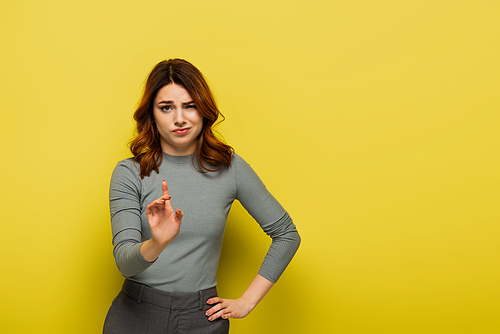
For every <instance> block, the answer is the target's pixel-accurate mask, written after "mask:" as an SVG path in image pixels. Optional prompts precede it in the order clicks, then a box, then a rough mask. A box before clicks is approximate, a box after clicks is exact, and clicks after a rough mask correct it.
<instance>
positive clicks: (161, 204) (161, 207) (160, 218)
mask: <svg viewBox="0 0 500 334" xmlns="http://www.w3.org/2000/svg"><path fill="white" fill-rule="evenodd" d="M161 186H162V194H163V196H162V197H160V198H158V199H157V200H156V201H153V202H151V203H149V205H148V206H147V208H146V215H147V217H148V222H149V227H150V228H151V242H152V243H153V245H154V246H155V248H156V247H158V248H161V250H163V249H164V248H165V247H166V246H167V245H168V244H169V243H170V242H171V241H172V240H174V239H175V237H177V235H178V234H179V231H180V228H181V222H182V217H183V216H184V213H182V211H181V210H179V209H177V210H176V211H175V213H174V209H173V208H172V204H171V203H170V198H171V196H170V194H169V193H168V186H167V182H166V181H165V180H163V182H162V185H161Z"/></svg>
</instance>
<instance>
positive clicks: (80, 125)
mask: <svg viewBox="0 0 500 334" xmlns="http://www.w3.org/2000/svg"><path fill="white" fill-rule="evenodd" d="M499 17H500V2H498V1H493V0H491V1H486V0H478V1H451V0H449V1H436V0H433V1H430V0H424V1H412V2H408V1H387V0H385V1H359V0H358V1H320V0H311V1H306V0H297V1H284V0H282V1H272V0H254V1H232V0H212V1H118V0H116V1H100V0H99V1H98V0H90V1H78V2H77V1H63V0H55V1H27V0H19V1H3V2H2V3H1V4H0V32H1V35H0V36H1V37H0V38H1V40H0V45H1V62H0V73H1V76H0V78H1V79H0V80H1V86H0V89H1V99H0V106H1V116H0V124H1V131H0V136H1V140H0V143H1V144H0V145H1V151H0V152H1V157H2V158H1V159H2V163H1V164H0V171H1V175H2V186H1V187H2V188H1V189H2V192H1V198H0V203H1V204H0V205H1V213H2V216H1V224H2V228H1V231H2V234H1V235H2V242H1V246H0V247H1V249H0V254H1V273H2V274H1V275H0V280H1V281H0V283H1V285H0V286H1V290H2V292H1V294H2V303H1V306H0V308H1V316H0V332H2V333H34V332H37V333H98V332H99V331H100V330H101V326H102V323H103V320H104V316H105V313H106V311H107V309H108V307H109V305H110V303H111V300H112V299H113V297H114V296H115V294H116V293H117V292H118V290H119V288H120V284H121V281H122V278H121V276H120V274H119V273H118V271H117V269H116V267H115V264H114V260H113V257H112V253H111V251H112V247H111V230H110V224H109V213H108V203H107V191H108V184H109V179H110V174H111V171H112V169H113V167H114V165H115V164H116V162H117V161H118V160H121V159H124V158H126V157H128V156H129V152H128V149H127V146H126V144H127V142H128V140H129V139H130V138H131V133H132V128H133V123H132V112H133V110H134V106H135V104H136V102H137V99H138V97H139V96H140V92H141V85H142V83H143V80H144V79H145V76H146V74H147V73H148V71H149V70H150V69H151V67H152V66H153V65H154V64H155V63H156V62H158V61H160V60H163V59H165V58H171V57H181V58H186V59H188V60H190V61H191V62H193V63H194V64H195V65H196V66H198V67H199V68H200V69H201V70H202V72H204V73H205V75H206V76H207V78H208V80H209V82H210V84H211V85H212V87H213V89H214V92H215V94H216V97H217V99H218V102H219V105H220V107H221V109H222V111H223V113H224V114H225V115H226V117H227V120H226V122H225V123H224V124H223V125H222V126H221V127H220V130H221V132H222V133H223V135H224V137H225V138H226V140H227V141H228V142H229V143H230V144H231V145H233V146H234V147H235V148H236V150H237V152H238V153H239V154H240V155H242V156H243V157H244V158H245V159H246V160H247V161H249V162H250V163H251V164H252V166H253V167H254V169H255V170H256V171H257V172H258V174H259V175H260V176H261V178H262V179H263V180H264V182H265V183H266V185H267V186H268V188H269V189H270V190H271V191H272V192H273V194H274V195H275V196H276V197H277V198H278V199H279V200H280V202H281V203H282V204H283V205H284V206H285V207H286V208H287V209H288V211H289V212H290V213H291V215H292V217H293V218H294V220H295V222H296V224H297V226H298V229H299V231H300V233H301V236H302V239H303V242H302V246H301V248H300V250H299V253H298V254H297V256H296V257H295V259H294V260H293V261H292V263H291V265H290V267H289V268H288V270H287V271H286V272H285V274H284V275H283V276H282V278H281V280H280V282H279V283H278V284H277V285H276V286H275V288H274V289H273V291H271V293H270V295H268V297H266V299H265V300H264V301H263V302H262V304H261V305H259V307H258V308H257V309H256V310H255V311H254V312H253V313H252V314H251V315H250V316H249V317H248V318H246V319H244V320H237V321H233V322H232V333H497V332H500V321H499V319H500V317H499V316H498V314H499V311H500V306H499V300H500V284H499V279H500V269H499V268H500V266H499V264H500V246H499V245H500V242H499V241H498V240H499V232H500V228H499V222H500V219H499V218H500V210H499V209H500V195H499V189H500V174H499V170H500V156H499V148H500V134H499V132H500V109H499V107H500V95H499V86H500V85H499V84H500V82H499V78H500V62H499V59H500V48H499V36H500V23H499V22H500V21H499ZM267 245H268V240H267V237H266V236H265V235H264V234H263V233H262V232H261V231H259V228H258V226H257V225H256V224H254V223H253V221H252V219H251V218H249V217H248V216H247V215H246V214H245V212H244V210H243V209H242V208H241V207H240V206H239V205H236V206H235V207H234V209H233V211H232V213H231V215H230V219H229V223H228V228H227V230H226V242H225V245H224V249H223V252H224V253H223V255H222V260H221V267H220V271H219V289H220V292H221V294H222V295H223V296H225V297H229V298H232V297H237V296H238V295H239V294H240V293H241V292H242V291H243V289H244V287H245V286H246V285H247V284H248V283H249V281H250V280H251V279H252V277H253V276H254V275H255V273H256V271H257V270H258V267H259V265H260V261H261V260H262V258H263V256H264V253H265V251H266V249H267Z"/></svg>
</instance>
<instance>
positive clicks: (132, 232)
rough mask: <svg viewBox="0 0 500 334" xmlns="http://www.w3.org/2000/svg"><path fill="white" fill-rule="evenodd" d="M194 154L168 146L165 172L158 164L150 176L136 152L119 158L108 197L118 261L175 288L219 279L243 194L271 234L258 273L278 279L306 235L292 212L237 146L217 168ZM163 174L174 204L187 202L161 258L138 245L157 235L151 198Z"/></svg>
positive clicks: (129, 271)
mask: <svg viewBox="0 0 500 334" xmlns="http://www.w3.org/2000/svg"><path fill="white" fill-rule="evenodd" d="M192 161H193V155H188V156H180V157H179V156H171V155H168V154H166V153H164V154H163V160H162V163H161V165H160V167H159V173H156V172H155V171H152V172H151V174H150V176H149V177H144V179H141V178H140V176H139V165H138V164H137V163H136V162H135V161H134V160H133V158H129V159H126V160H123V161H120V162H119V163H118V164H117V166H116V167H115V169H114V171H113V175H112V177H111V185H110V190H109V203H110V211H111V226H112V232H113V245H114V249H113V254H114V256H115V259H116V263H117V266H118V269H119V270H120V271H121V273H122V274H123V275H124V276H125V277H128V278H129V279H131V280H133V281H137V282H140V283H143V284H146V285H148V286H151V287H153V288H156V289H159V290H162V291H166V292H169V293H192V292H196V291H199V290H203V289H207V288H210V287H213V286H215V285H216V284H217V281H216V273H217V267H218V264H219V258H220V250H221V247H222V239H223V235H224V229H225V225H226V220H227V215H228V213H229V209H230V208H231V205H232V203H233V201H234V200H235V199H237V200H239V201H240V203H241V204H242V205H243V207H244V208H245V209H246V210H247V211H248V212H249V213H250V215H252V217H253V218H254V219H255V220H256V221H257V222H258V223H259V225H260V226H261V227H262V229H263V230H264V232H266V234H268V235H269V236H270V237H271V238H272V243H271V246H270V248H269V251H268V252H267V255H266V257H265V259H264V261H263V263H262V266H261V268H260V270H259V274H260V275H262V276H263V277H265V278H267V279H268V280H270V281H272V282H276V281H277V280H278V278H279V277H280V276H281V274H282V273H283V271H284V270H285V268H286V266H287V265H288V263H289V262H290V260H291V259H292V257H293V255H294V254H295V252H296V250H297V248H298V246H299V243H300V237H299V234H298V233H297V230H296V228H295V225H294V224H293V222H292V219H291V218H290V216H289V215H288V213H287V212H286V211H285V210H284V209H283V207H282V206H281V205H280V204H279V203H278V201H277V200H276V199H275V198H274V197H273V196H272V195H271V194H270V193H269V191H268V190H267V189H266V187H265V186H264V184H263V183H262V181H261V180H260V179H259V177H258V176H257V174H256V173H255V172H254V171H253V169H252V168H251V167H250V165H249V164H247V163H246V162H245V161H244V160H243V159H242V158H241V157H239V156H238V155H237V154H233V158H232V166H231V167H230V168H226V167H223V168H221V169H220V170H219V171H217V172H208V173H201V172H199V171H198V170H196V169H195V167H194V166H193V162H192ZM198 168H199V167H198ZM163 179H165V180H166V182H167V184H168V189H169V193H170V195H171V196H172V199H171V202H172V206H173V208H174V210H175V209H181V210H182V211H183V212H184V217H183V220H182V225H181V229H180V233H179V235H178V236H177V237H176V238H175V239H174V240H173V241H172V242H171V243H170V244H169V245H168V246H167V247H166V248H165V250H164V251H163V252H162V253H161V254H160V256H159V257H158V258H157V259H156V261H154V262H148V261H146V260H145V259H144V257H143V256H142V254H141V252H140V247H141V244H142V243H143V242H144V241H146V240H148V239H150V238H151V231H150V228H149V224H148V219H147V217H146V206H147V205H148V204H149V203H150V202H152V201H154V200H156V199H158V198H159V197H161V196H162V187H161V182H162V180H163Z"/></svg>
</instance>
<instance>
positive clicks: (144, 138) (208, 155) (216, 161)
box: [130, 59, 234, 178]
mask: <svg viewBox="0 0 500 334" xmlns="http://www.w3.org/2000/svg"><path fill="white" fill-rule="evenodd" d="M171 83H175V84H177V85H180V86H182V87H184V89H186V90H187V92H188V93H189V95H191V98H192V99H193V101H194V103H195V105H196V108H197V109H198V112H199V113H200V115H201V116H203V128H202V130H201V132H200V134H199V135H198V147H197V150H196V158H197V160H198V163H199V166H200V167H201V168H202V169H203V170H200V169H198V168H197V167H196V165H195V163H194V157H195V156H194V155H193V165H194V166H195V167H196V168H197V169H198V170H199V171H200V172H215V171H218V170H220V169H221V168H222V167H223V166H224V165H226V166H227V167H231V156H232V154H233V151H234V150H233V148H232V147H231V146H229V145H227V144H225V143H223V142H222V141H221V140H220V139H219V138H217V137H216V136H215V134H214V132H213V130H212V127H213V126H214V124H216V122H217V119H218V118H219V116H220V117H221V120H220V122H222V121H223V120H224V115H222V113H221V112H220V111H219V109H218V108H217V105H216V103H215V99H214V97H213V95H212V92H211V91H210V88H209V87H208V84H207V82H206V81H205V78H204V77H203V74H201V72H200V71H199V70H198V69H197V68H196V67H195V66H194V65H192V64H191V63H190V62H188V61H186V60H184V59H169V60H164V61H161V62H159V63H158V64H157V65H156V66H155V67H154V68H153V69H152V70H151V73H150V74H149V76H148V79H147V81H146V85H145V87H144V93H143V94H142V98H141V100H140V102H139V106H138V107H137V109H136V111H135V113H134V120H135V121H136V123H137V128H136V136H135V138H134V139H132V141H131V142H130V151H132V154H133V155H134V159H135V161H137V162H138V163H139V165H140V170H141V172H140V175H141V178H144V177H145V176H149V175H150V174H151V171H152V170H155V171H156V172H157V173H158V172H159V170H158V167H159V166H160V164H161V162H162V159H163V150H162V147H161V143H160V135H159V133H158V131H157V130H156V124H155V123H154V116H153V104H154V99H155V98H156V95H157V94H158V91H159V90H160V89H161V88H163V87H165V86H166V85H168V84H171ZM206 164H208V165H210V167H207V166H206Z"/></svg>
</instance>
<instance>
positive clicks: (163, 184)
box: [161, 180, 170, 196]
mask: <svg viewBox="0 0 500 334" xmlns="http://www.w3.org/2000/svg"><path fill="white" fill-rule="evenodd" d="M161 190H162V194H163V196H165V195H167V196H170V194H169V193H168V186H167V181H165V180H163V181H162V182H161Z"/></svg>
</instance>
